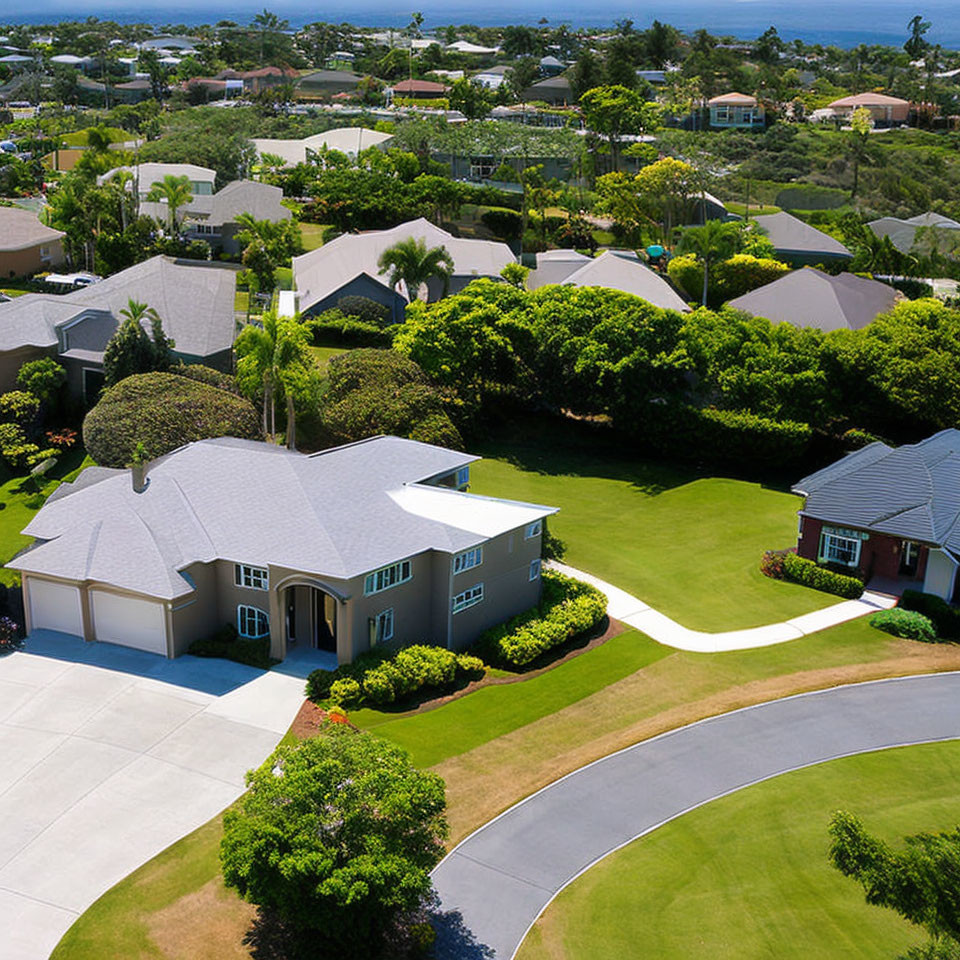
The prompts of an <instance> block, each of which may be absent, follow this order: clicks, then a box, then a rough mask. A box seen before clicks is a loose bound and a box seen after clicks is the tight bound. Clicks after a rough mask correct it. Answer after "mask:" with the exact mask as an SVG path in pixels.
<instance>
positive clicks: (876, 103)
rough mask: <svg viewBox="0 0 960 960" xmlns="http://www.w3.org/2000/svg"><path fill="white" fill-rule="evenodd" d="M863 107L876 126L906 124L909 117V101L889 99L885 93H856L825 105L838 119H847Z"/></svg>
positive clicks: (897, 98) (896, 98)
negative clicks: (868, 112)
mask: <svg viewBox="0 0 960 960" xmlns="http://www.w3.org/2000/svg"><path fill="white" fill-rule="evenodd" d="M861 107H865V108H866V109H867V110H869V111H870V115H871V116H872V117H873V121H874V123H875V124H876V125H877V126H881V127H883V126H887V127H889V126H892V125H893V124H896V123H906V122H907V120H908V119H909V117H910V101H909V100H901V99H900V98H899V97H890V96H887V95H886V94H885V93H857V94H854V95H853V96H851V97H841V98H840V99H839V100H834V101H833V103H829V104H827V108H828V109H829V110H832V111H833V112H834V114H835V115H836V116H838V117H847V118H849V117H850V116H851V115H852V114H853V111H854V110H857V109H859V108H861Z"/></svg>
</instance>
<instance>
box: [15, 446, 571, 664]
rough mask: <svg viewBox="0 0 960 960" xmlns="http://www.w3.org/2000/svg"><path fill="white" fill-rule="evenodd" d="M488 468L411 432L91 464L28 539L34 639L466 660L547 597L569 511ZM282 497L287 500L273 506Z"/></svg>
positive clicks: (26, 577)
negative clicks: (507, 484) (558, 521)
mask: <svg viewBox="0 0 960 960" xmlns="http://www.w3.org/2000/svg"><path fill="white" fill-rule="evenodd" d="M476 459H477V458H476V457H473V456H470V455H469V454H466V453H460V452H458V451H455V450H447V449H444V448H442V447H435V446H431V445H429V444H424V443H418V442H416V441H413V440H404V439H400V438H397V437H373V438H370V439H369V440H364V441H361V442H359V443H353V444H348V445H346V446H343V447H336V448H334V449H330V450H323V451H321V452H319V453H315V454H311V455H306V454H302V453H297V452H296V451H292V450H287V449H285V448H284V447H279V446H275V445H273V444H267V443H258V442H253V441H249V440H238V439H234V438H230V437H222V438H219V439H215V440H202V441H199V442H197V443H191V444H188V445H187V446H184V447H181V448H179V449H178V450H174V451H173V452H172V453H169V454H167V455H166V456H165V457H161V458H160V459H158V460H156V461H154V462H153V463H151V464H150V465H149V467H148V469H147V471H146V475H145V476H143V475H142V473H141V472H140V471H136V470H133V471H128V470H115V469H107V468H103V467H89V468H87V469H86V470H84V471H83V472H82V473H81V474H80V475H79V476H78V477H77V479H76V480H75V481H74V482H73V483H64V484H62V485H61V486H60V487H58V488H57V490H56V491H55V492H54V494H53V495H52V496H51V497H50V498H49V499H48V500H47V502H46V504H44V506H43V507H42V508H41V509H40V511H39V512H38V513H37V514H36V515H35V516H34V517H33V518H32V519H31V521H30V523H29V524H28V525H27V526H26V527H25V528H24V531H23V532H24V534H25V535H27V536H29V537H33V538H34V539H33V545H32V546H31V547H29V548H27V549H26V550H25V551H23V552H22V553H20V554H19V555H18V556H17V557H15V558H14V559H13V560H12V561H10V563H9V564H8V565H7V566H8V567H10V568H11V569H15V570H19V571H20V574H21V577H22V583H23V591H24V608H25V612H26V621H27V630H28V632H36V631H40V630H49V631H56V632H57V633H62V634H68V635H72V636H79V637H84V638H85V639H87V640H91V641H92V640H99V641H101V642H106V643H115V644H120V645H123V646H128V647H135V648H137V649H140V650H145V651H148V652H151V653H157V654H160V655H161V656H167V657H174V656H178V655H179V654H182V653H185V652H186V651H187V649H188V648H189V646H190V644H191V643H192V642H193V641H194V640H198V639H202V638H204V637H208V636H210V635H211V634H212V633H214V632H215V631H217V630H218V629H220V628H221V627H222V626H223V625H224V624H225V623H229V624H233V625H234V626H235V627H236V629H237V632H238V633H239V634H240V635H241V636H243V637H249V638H269V641H270V652H271V655H272V656H273V657H275V658H277V659H284V658H285V657H286V656H287V655H288V653H291V652H294V651H297V652H299V651H300V650H306V651H317V650H318V651H328V652H329V653H330V654H333V655H335V657H336V659H337V661H339V662H340V663H349V662H350V661H351V660H353V659H354V658H355V657H356V656H357V655H358V654H360V653H363V652H364V651H367V650H370V649H371V648H373V647H377V646H399V645H404V644H410V643H433V644H437V645H439V646H443V647H447V648H449V649H453V650H462V649H464V648H465V647H466V646H468V645H469V644H470V643H471V642H473V641H474V640H475V639H476V638H477V636H478V635H479V634H480V633H482V632H483V631H484V630H485V629H487V628H488V627H491V626H494V625H495V624H497V623H500V622H502V621H504V620H506V619H507V618H509V617H510V616H513V615H514V614H517V613H520V612H522V611H524V610H527V609H529V608H530V607H531V606H533V605H534V604H535V603H536V602H537V600H538V598H539V596H540V586H541V581H540V556H541V541H542V537H543V529H544V521H545V519H546V518H547V517H548V516H550V515H551V514H554V513H556V510H555V508H552V507H548V506H542V505H540V504H533V503H522V502H518V501H513V500H503V499H499V498H493V497H481V496H477V495H474V494H471V493H468V492H467V489H466V488H467V486H468V484H469V481H470V465H471V464H472V463H473V462H474V461H475V460H476ZM264 491H269V492H270V496H264Z"/></svg>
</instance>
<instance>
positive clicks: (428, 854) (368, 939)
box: [220, 725, 447, 960]
mask: <svg viewBox="0 0 960 960" xmlns="http://www.w3.org/2000/svg"><path fill="white" fill-rule="evenodd" d="M328 728H329V729H328V730H327V731H326V735H324V736H320V737H314V738H312V739H309V740H303V741H300V742H298V743H297V744H295V745H284V746H280V747H278V748H277V750H276V751H274V753H273V754H271V756H270V757H268V758H267V760H266V761H265V762H264V763H263V764H262V765H261V766H260V767H259V768H258V769H257V770H254V771H251V772H250V773H249V774H248V775H247V786H248V790H247V792H246V793H245V794H244V795H243V796H242V797H241V798H240V800H239V801H238V802H237V805H236V806H234V807H232V808H231V809H230V810H228V811H227V813H226V814H225V815H224V818H223V830H224V833H223V840H222V841H221V845H220V858H221V864H222V868H223V878H224V881H225V883H226V884H227V885H228V886H230V887H233V888H234V889H235V890H237V891H238V892H239V893H240V895H241V896H243V897H244V898H245V899H247V900H249V901H250V902H252V903H255V904H257V905H258V906H259V907H260V908H261V911H262V912H266V913H267V914H269V915H272V916H274V917H276V918H277V919H278V920H279V921H280V923H281V924H285V925H287V926H288V927H289V928H290V929H291V930H292V932H293V944H292V947H293V956H294V957H307V956H317V955H318V954H323V955H329V956H338V957H343V958H344V960H360V958H371V960H374V958H378V957H383V956H387V955H389V954H390V946H391V941H393V940H394V938H395V937H397V936H398V931H402V930H403V928H405V927H408V926H409V924H410V922H411V919H412V918H413V917H414V916H415V915H416V913H417V911H419V910H420V909H421V908H422V906H423V904H424V902H425V900H426V898H427V896H428V894H429V892H430V889H431V884H430V870H431V869H432V868H433V867H434V866H435V865H436V863H437V861H439V859H440V858H441V857H442V856H443V840H444V838H445V837H446V832H447V825H446V821H445V820H444V809H445V805H446V802H445V798H444V785H443V781H442V780H441V779H440V777H438V776H437V775H436V774H432V773H424V772H421V771H419V770H417V769H415V768H414V767H413V765H412V764H411V763H410V760H409V758H408V757H407V755H406V753H404V752H403V751H402V750H401V749H400V748H399V747H395V746H393V745H392V744H390V743H387V742H386V741H384V740H379V739H377V738H375V737H372V736H370V735H369V734H356V733H353V732H352V731H350V730H346V729H344V728H343V727H333V726H332V725H328ZM288 955H289V954H288Z"/></svg>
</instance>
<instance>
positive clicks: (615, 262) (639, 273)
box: [527, 250, 690, 313]
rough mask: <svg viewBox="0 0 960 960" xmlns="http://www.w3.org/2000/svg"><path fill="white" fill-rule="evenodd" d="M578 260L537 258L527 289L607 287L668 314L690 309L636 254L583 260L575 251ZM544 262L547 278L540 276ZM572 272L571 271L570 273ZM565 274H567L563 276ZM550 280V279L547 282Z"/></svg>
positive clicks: (613, 253)
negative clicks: (559, 286) (548, 285)
mask: <svg viewBox="0 0 960 960" xmlns="http://www.w3.org/2000/svg"><path fill="white" fill-rule="evenodd" d="M565 252H566V253H568V254H570V253H574V256H568V257H566V258H559V257H557V258H549V259H548V258H544V260H543V261H541V259H540V258H541V256H543V254H537V269H536V270H533V271H531V272H530V274H529V275H528V277H527V286H528V287H529V288H530V289H531V290H536V289H537V288H538V287H542V286H545V285H546V284H547V283H560V284H564V285H569V286H572V287H604V288H606V289H608V290H620V291H621V292H623V293H632V294H633V295H634V296H635V297H640V299H641V300H646V301H647V302H648V303H652V304H653V305H654V306H655V307H661V308H662V309H664V310H679V311H680V312H681V313H687V312H689V310H690V307H689V306H687V304H686V303H685V302H684V300H683V298H682V297H681V296H680V295H679V294H678V293H677V292H676V290H674V289H673V287H671V286H670V284H669V283H667V281H666V280H664V279H663V278H662V277H659V276H657V274H656V273H654V272H653V270H651V269H650V268H649V267H648V266H647V265H646V264H644V263H641V262H640V260H639V258H638V257H637V255H636V254H635V253H633V252H632V251H623V250H606V251H604V252H603V253H601V254H600V256H599V257H596V258H593V257H582V259H581V255H580V254H576V253H575V252H574V251H565ZM541 262H542V264H543V269H544V270H545V273H544V275H543V276H542V277H541V276H540V270H541ZM567 268H569V269H567ZM561 274H564V275H562V276H561ZM547 278H550V279H547Z"/></svg>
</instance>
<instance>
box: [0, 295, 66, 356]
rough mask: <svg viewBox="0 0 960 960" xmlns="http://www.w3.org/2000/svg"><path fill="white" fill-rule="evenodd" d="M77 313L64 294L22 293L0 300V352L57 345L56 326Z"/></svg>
mask: <svg viewBox="0 0 960 960" xmlns="http://www.w3.org/2000/svg"><path fill="white" fill-rule="evenodd" d="M76 315H77V308H76V306H75V305H73V304H71V303H67V302H66V300H65V298H64V297H58V296H56V295H53V294H46V293H25V294H24V295H23V296H22V297H12V298H11V299H10V300H4V301H3V302H0V352H4V353H5V352H7V351H9V350H19V349H21V348H23V347H38V348H41V349H45V348H48V347H55V346H56V345H57V327H58V326H59V325H60V324H61V323H66V321H67V320H70V319H71V318H72V317H75V316H76Z"/></svg>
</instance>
